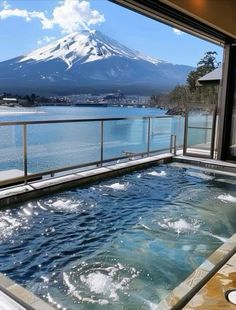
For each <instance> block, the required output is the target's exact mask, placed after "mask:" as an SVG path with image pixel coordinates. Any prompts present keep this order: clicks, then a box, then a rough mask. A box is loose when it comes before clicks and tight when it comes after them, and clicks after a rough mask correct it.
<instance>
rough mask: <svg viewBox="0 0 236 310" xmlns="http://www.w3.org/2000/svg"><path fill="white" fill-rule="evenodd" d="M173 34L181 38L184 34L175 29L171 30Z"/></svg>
mask: <svg viewBox="0 0 236 310" xmlns="http://www.w3.org/2000/svg"><path fill="white" fill-rule="evenodd" d="M173 32H174V34H175V35H177V36H182V35H183V34H184V32H183V31H181V30H179V29H176V28H173Z"/></svg>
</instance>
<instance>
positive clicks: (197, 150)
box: [186, 104, 215, 157]
mask: <svg viewBox="0 0 236 310" xmlns="http://www.w3.org/2000/svg"><path fill="white" fill-rule="evenodd" d="M214 124H215V105H206V104H205V105H204V104H198V105H197V104H196V105H193V106H192V105H191V106H189V107H188V116H187V131H186V155H188V154H189V155H190V154H191V155H192V154H193V155H195V154H196V155H199V156H201V155H204V156H208V157H211V156H212V154H213V149H212V147H213V141H212V139H213V135H212V132H213V130H214Z"/></svg>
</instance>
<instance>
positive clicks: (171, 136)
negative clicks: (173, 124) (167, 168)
mask: <svg viewBox="0 0 236 310" xmlns="http://www.w3.org/2000/svg"><path fill="white" fill-rule="evenodd" d="M172 145H173V135H170V153H171V154H172Z"/></svg>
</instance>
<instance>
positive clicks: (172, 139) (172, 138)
mask: <svg viewBox="0 0 236 310" xmlns="http://www.w3.org/2000/svg"><path fill="white" fill-rule="evenodd" d="M173 149H174V153H173ZM176 151H177V147H176V135H170V153H171V154H172V153H173V154H174V155H176Z"/></svg>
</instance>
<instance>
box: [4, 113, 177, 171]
mask: <svg viewBox="0 0 236 310" xmlns="http://www.w3.org/2000/svg"><path fill="white" fill-rule="evenodd" d="M161 115H165V111H164V110H160V109H144V108H119V107H109V108H104V107H40V108H31V109H22V108H21V109H20V108H8V109H6V108H5V109H4V108H0V121H23V120H52V119H84V118H111V117H113V118H114V117H136V118H137V117H138V118H139V119H133V120H122V121H109V122H105V123H104V159H110V158H118V157H121V156H124V152H132V153H143V152H147V144H148V139H147V133H148V121H147V120H143V119H142V117H144V116H153V117H155V116H161ZM100 129H101V124H100V122H93V123H91V122H84V123H67V124H49V125H48V124H43V125H29V126H28V127H27V142H28V172H29V173H37V172H42V171H47V170H52V169H58V168H62V167H66V166H73V165H79V164H84V163H89V162H96V161H100V159H101V142H100V141H101V131H100ZM171 134H177V135H178V141H177V142H178V144H181V143H182V137H183V119H181V118H168V119H155V120H153V121H151V136H150V150H151V151H154V150H158V151H160V152H163V150H169V148H170V136H171ZM0 137H1V140H0V149H1V155H0V170H5V169H19V170H22V169H23V148H22V144H23V143H22V127H20V126H11V127H9V126H7V127H0Z"/></svg>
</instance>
